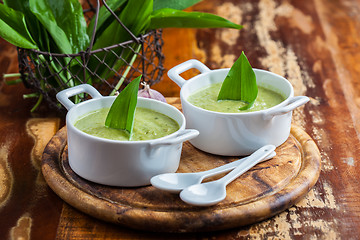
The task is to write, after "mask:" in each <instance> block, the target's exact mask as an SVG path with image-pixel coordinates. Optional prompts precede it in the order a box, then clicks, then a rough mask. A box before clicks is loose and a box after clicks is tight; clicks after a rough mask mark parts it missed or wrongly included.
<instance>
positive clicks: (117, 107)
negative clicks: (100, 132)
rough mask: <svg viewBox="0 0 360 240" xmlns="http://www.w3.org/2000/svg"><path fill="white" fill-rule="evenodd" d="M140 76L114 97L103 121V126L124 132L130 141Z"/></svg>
mask: <svg viewBox="0 0 360 240" xmlns="http://www.w3.org/2000/svg"><path fill="white" fill-rule="evenodd" d="M140 80H141V76H139V77H137V78H136V79H134V80H133V81H131V82H130V83H129V84H128V85H127V86H126V88H124V90H122V91H121V92H120V94H119V95H118V96H117V97H116V99H115V101H114V102H113V104H112V105H111V107H110V110H109V113H108V115H107V117H106V120H105V126H107V127H110V128H115V129H121V130H125V131H127V132H128V133H129V139H131V135H132V131H133V127H134V117H135V109H136V104H137V97H138V91H139V84H140Z"/></svg>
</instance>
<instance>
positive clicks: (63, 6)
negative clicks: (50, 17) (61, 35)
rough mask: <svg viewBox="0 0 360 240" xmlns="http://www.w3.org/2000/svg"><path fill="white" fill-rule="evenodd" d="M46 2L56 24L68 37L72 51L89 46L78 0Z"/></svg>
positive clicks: (84, 21)
mask: <svg viewBox="0 0 360 240" xmlns="http://www.w3.org/2000/svg"><path fill="white" fill-rule="evenodd" d="M36 1H39V0H36ZM47 2H48V3H49V7H50V9H49V10H51V11H52V13H53V14H54V17H55V20H56V23H57V25H58V26H59V27H60V28H61V29H62V30H63V31H64V32H65V34H66V36H67V37H68V39H69V41H70V44H71V46H72V51H73V53H78V52H80V51H82V50H85V49H86V48H87V47H88V46H89V37H88V35H87V34H86V20H85V17H84V14H83V9H82V6H81V4H80V2H79V0H62V1H59V0H47Z"/></svg>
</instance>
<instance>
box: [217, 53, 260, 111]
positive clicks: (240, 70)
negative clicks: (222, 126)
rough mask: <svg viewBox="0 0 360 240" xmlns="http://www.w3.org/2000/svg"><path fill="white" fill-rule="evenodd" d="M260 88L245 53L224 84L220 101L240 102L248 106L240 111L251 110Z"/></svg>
mask: <svg viewBox="0 0 360 240" xmlns="http://www.w3.org/2000/svg"><path fill="white" fill-rule="evenodd" d="M257 94H258V87H257V84H256V76H255V73H254V70H253V69H252V67H251V65H250V63H249V61H248V59H247V57H246V56H245V54H244V52H242V53H241V55H240V57H239V58H238V59H237V60H236V62H235V63H234V65H233V66H232V67H231V69H230V71H229V73H228V75H227V76H226V78H225V80H224V82H223V83H222V86H221V89H220V92H219V95H218V100H238V101H243V102H246V103H247V105H246V106H244V107H242V108H240V110H247V109H249V108H251V107H252V106H253V104H254V102H255V100H256V97H257Z"/></svg>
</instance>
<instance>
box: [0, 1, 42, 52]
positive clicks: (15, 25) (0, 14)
mask: <svg viewBox="0 0 360 240" xmlns="http://www.w3.org/2000/svg"><path fill="white" fill-rule="evenodd" d="M0 36H1V37H2V38H4V39H5V40H6V41H8V42H9V43H11V44H13V45H15V46H18V47H22V48H35V49H37V46H36V44H35V42H34V40H33V39H32V37H31V35H30V33H29V31H28V29H27V27H26V23H25V17H24V14H22V13H21V12H18V11H16V10H14V9H12V8H9V7H7V6H5V5H4V4H0Z"/></svg>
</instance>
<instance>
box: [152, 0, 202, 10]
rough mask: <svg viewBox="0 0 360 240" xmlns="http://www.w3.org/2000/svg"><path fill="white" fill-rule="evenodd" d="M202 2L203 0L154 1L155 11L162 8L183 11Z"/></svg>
mask: <svg viewBox="0 0 360 240" xmlns="http://www.w3.org/2000/svg"><path fill="white" fill-rule="evenodd" d="M201 1H202V0H182V1H179V0H154V11H155V10H159V9H161V8H173V9H177V10H183V9H185V8H188V7H191V6H193V5H195V4H196V3H198V2H201Z"/></svg>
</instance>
